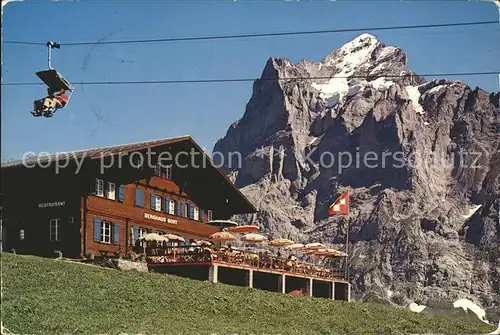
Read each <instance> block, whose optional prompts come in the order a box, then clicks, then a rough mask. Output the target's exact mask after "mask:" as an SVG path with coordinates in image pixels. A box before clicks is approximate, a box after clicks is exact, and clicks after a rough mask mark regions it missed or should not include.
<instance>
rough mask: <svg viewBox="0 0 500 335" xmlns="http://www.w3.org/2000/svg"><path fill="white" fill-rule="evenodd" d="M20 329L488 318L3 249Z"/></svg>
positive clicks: (321, 325)
mask: <svg viewBox="0 0 500 335" xmlns="http://www.w3.org/2000/svg"><path fill="white" fill-rule="evenodd" d="M1 258H2V267H3V269H2V270H3V278H2V280H3V298H2V321H3V325H4V327H6V328H7V329H9V330H10V331H11V332H13V333H17V334H24V333H31V334H33V333H43V334H60V333H70V334H75V333H87V334H97V333H100V334H104V333H108V334H118V333H120V332H125V333H128V334H134V333H135V334H137V333H142V334H152V333H156V334H213V333H217V334H228V333H232V334H234V333H236V334H249V333H253V334H255V333H259V334H261V333H265V334H339V333H343V334H345V333H350V334H360V333H378V334H381V333H383V334H388V333H393V334H398V333H406V334H407V333H431V332H432V333H449V334H459V333H487V332H491V331H492V330H494V329H492V328H494V327H488V326H487V325H484V324H482V323H479V321H478V322H477V323H474V322H473V323H467V322H466V321H458V320H451V319H443V318H440V317H432V316H427V315H419V314H415V313H412V312H410V311H406V310H401V309H394V308H391V307H385V306H379V305H370V304H360V303H344V302H335V301H331V300H327V299H316V298H309V297H292V296H287V295H283V294H279V293H271V292H263V291H259V290H253V289H249V288H241V287H232V286H227V285H222V284H212V283H208V282H200V281H193V280H188V279H183V278H178V277H174V276H168V275H162V274H154V273H138V272H119V271H116V270H108V269H100V268H95V267H90V266H86V265H81V264H72V263H68V262H63V261H56V260H50V259H42V258H37V257H31V256H19V255H17V256H16V255H11V254H5V253H3V254H2V256H1Z"/></svg>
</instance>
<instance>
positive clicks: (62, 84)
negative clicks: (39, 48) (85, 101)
mask: <svg viewBox="0 0 500 335" xmlns="http://www.w3.org/2000/svg"><path fill="white" fill-rule="evenodd" d="M46 45H47V48H48V52H49V53H48V65H49V69H48V70H43V71H38V72H36V73H35V74H36V76H37V77H38V78H40V80H41V81H43V82H44V83H45V85H47V87H48V91H49V92H52V93H56V92H59V91H61V90H62V89H64V90H65V91H69V94H68V100H67V102H66V104H65V105H64V106H62V107H57V108H55V109H54V110H53V111H49V112H44V113H40V112H41V111H39V110H35V111H34V112H35V113H36V114H37V115H35V114H33V113H32V114H33V115H35V116H41V115H42V114H43V115H44V116H45V117H52V115H53V114H54V112H55V111H56V110H57V109H62V108H66V107H67V106H68V104H69V100H70V99H71V96H72V95H73V91H74V87H73V85H71V83H70V82H69V81H67V80H66V79H65V78H64V77H63V76H62V75H61V74H60V73H59V72H57V70H55V69H54V68H52V66H51V51H52V48H56V49H59V48H60V47H61V45H60V44H59V43H57V42H47V44H46ZM42 101H43V99H42Z"/></svg>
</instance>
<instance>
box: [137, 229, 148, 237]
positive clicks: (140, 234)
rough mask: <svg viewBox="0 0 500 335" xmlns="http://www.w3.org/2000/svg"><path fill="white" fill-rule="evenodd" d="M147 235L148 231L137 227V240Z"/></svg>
mask: <svg viewBox="0 0 500 335" xmlns="http://www.w3.org/2000/svg"><path fill="white" fill-rule="evenodd" d="M147 233H148V230H147V229H146V228H140V227H139V239H141V238H142V236H144V234H147Z"/></svg>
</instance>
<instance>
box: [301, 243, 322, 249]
mask: <svg viewBox="0 0 500 335" xmlns="http://www.w3.org/2000/svg"><path fill="white" fill-rule="evenodd" d="M319 249H326V245H324V244H322V243H308V244H306V245H305V246H304V250H319Z"/></svg>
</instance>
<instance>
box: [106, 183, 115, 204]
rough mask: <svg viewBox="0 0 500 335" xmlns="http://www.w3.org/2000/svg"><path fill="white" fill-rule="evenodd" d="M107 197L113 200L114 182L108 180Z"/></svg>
mask: <svg viewBox="0 0 500 335" xmlns="http://www.w3.org/2000/svg"><path fill="white" fill-rule="evenodd" d="M107 193H108V194H107V195H108V199H111V200H115V199H116V198H115V184H114V183H109V182H108V192H107Z"/></svg>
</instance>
